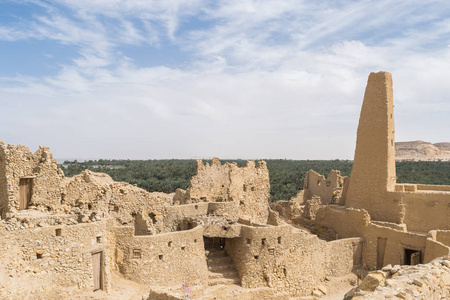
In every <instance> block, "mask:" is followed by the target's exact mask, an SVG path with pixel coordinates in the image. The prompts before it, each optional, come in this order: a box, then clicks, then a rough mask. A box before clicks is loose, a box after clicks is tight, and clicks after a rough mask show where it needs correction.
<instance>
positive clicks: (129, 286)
mask: <svg viewBox="0 0 450 300" xmlns="http://www.w3.org/2000/svg"><path fill="white" fill-rule="evenodd" d="M149 291H150V287H149V286H148V285H145V284H139V283H136V282H134V281H131V280H127V279H124V278H123V277H121V276H120V275H119V274H118V273H116V272H112V284H111V293H110V294H106V293H105V292H103V291H96V292H94V293H90V292H89V293H86V294H80V295H77V296H75V297H71V299H76V300H87V299H96V300H106V299H111V300H142V296H143V295H145V294H148V292H149Z"/></svg>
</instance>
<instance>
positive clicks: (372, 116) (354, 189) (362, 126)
mask: <svg viewBox="0 0 450 300" xmlns="http://www.w3.org/2000/svg"><path fill="white" fill-rule="evenodd" d="M395 184H396V175H395V130H394V105H393V94H392V75H391V74H390V73H388V72H379V73H371V74H370V75H369V80H368V82H367V87H366V92H365V94H364V102H363V105H362V108H361V116H360V118H359V125H358V133H357V138H356V150H355V158H354V161H353V169H352V173H351V176H350V183H349V186H348V191H347V197H346V206H348V207H354V208H364V209H366V210H367V211H368V212H369V213H370V215H371V216H372V217H374V219H379V220H381V219H385V218H384V217H383V216H382V211H383V208H384V209H386V208H387V207H388V206H390V205H386V204H388V203H383V202H385V201H389V200H388V199H387V198H388V197H387V192H388V191H394V190H395ZM380 206H382V207H380Z"/></svg>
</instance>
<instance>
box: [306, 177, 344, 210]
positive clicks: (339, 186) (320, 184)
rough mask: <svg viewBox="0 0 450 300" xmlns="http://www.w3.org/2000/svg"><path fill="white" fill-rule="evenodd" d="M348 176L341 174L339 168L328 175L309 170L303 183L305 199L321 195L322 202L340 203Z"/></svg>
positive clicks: (325, 203)
mask: <svg viewBox="0 0 450 300" xmlns="http://www.w3.org/2000/svg"><path fill="white" fill-rule="evenodd" d="M346 180H347V177H346V176H341V172H340V171H338V170H332V171H330V173H329V174H328V177H327V178H325V176H323V175H320V174H319V173H317V172H315V171H313V170H309V171H308V172H307V173H306V176H305V181H304V185H303V190H304V196H303V197H304V200H308V199H312V198H313V197H314V196H316V197H319V198H320V200H321V202H322V204H324V205H327V204H339V203H340V199H341V195H342V191H343V188H344V184H345V181H346Z"/></svg>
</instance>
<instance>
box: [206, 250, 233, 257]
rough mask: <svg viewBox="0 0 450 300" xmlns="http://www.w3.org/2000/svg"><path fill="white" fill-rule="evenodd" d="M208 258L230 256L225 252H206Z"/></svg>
mask: <svg viewBox="0 0 450 300" xmlns="http://www.w3.org/2000/svg"><path fill="white" fill-rule="evenodd" d="M206 252H207V253H206V254H207V256H208V258H213V257H222V256H228V255H227V253H226V252H225V250H214V251H206Z"/></svg>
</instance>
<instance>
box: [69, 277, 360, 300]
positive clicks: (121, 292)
mask: <svg viewBox="0 0 450 300" xmlns="http://www.w3.org/2000/svg"><path fill="white" fill-rule="evenodd" d="M357 284H358V279H357V276H356V275H355V274H353V273H351V274H347V275H345V276H340V277H327V280H325V281H324V282H323V283H322V284H321V285H323V286H324V287H325V288H326V289H327V294H326V295H324V296H323V297H321V298H320V300H338V299H339V300H340V299H343V298H344V295H345V294H346V293H347V292H348V291H349V290H351V289H352V288H354V287H355V286H356V285H357ZM168 289H170V290H172V291H175V290H178V289H177V288H175V287H172V288H168ZM245 290H246V289H244V288H242V287H240V286H237V285H228V286H215V287H208V288H206V289H205V290H203V293H204V295H203V296H200V297H198V298H197V297H191V299H192V300H195V299H201V300H206V299H208V300H209V299H214V298H215V297H214V294H216V293H219V294H220V295H222V296H224V295H225V294H228V295H236V294H239V293H242V292H244V291H245ZM149 291H150V287H149V286H148V285H145V284H139V283H136V282H133V281H130V280H127V279H124V278H122V277H121V276H120V275H119V274H118V273H115V272H113V274H112V288H111V293H110V294H106V293H105V292H103V291H97V292H94V293H85V294H79V295H77V296H74V297H71V299H76V300H87V299H95V300H106V299H113V300H142V296H143V295H145V294H147V293H148V292H149ZM220 299H222V298H220ZM301 299H302V297H292V298H290V300H301ZM261 300H263V299H261ZM267 300H269V299H267Z"/></svg>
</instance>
